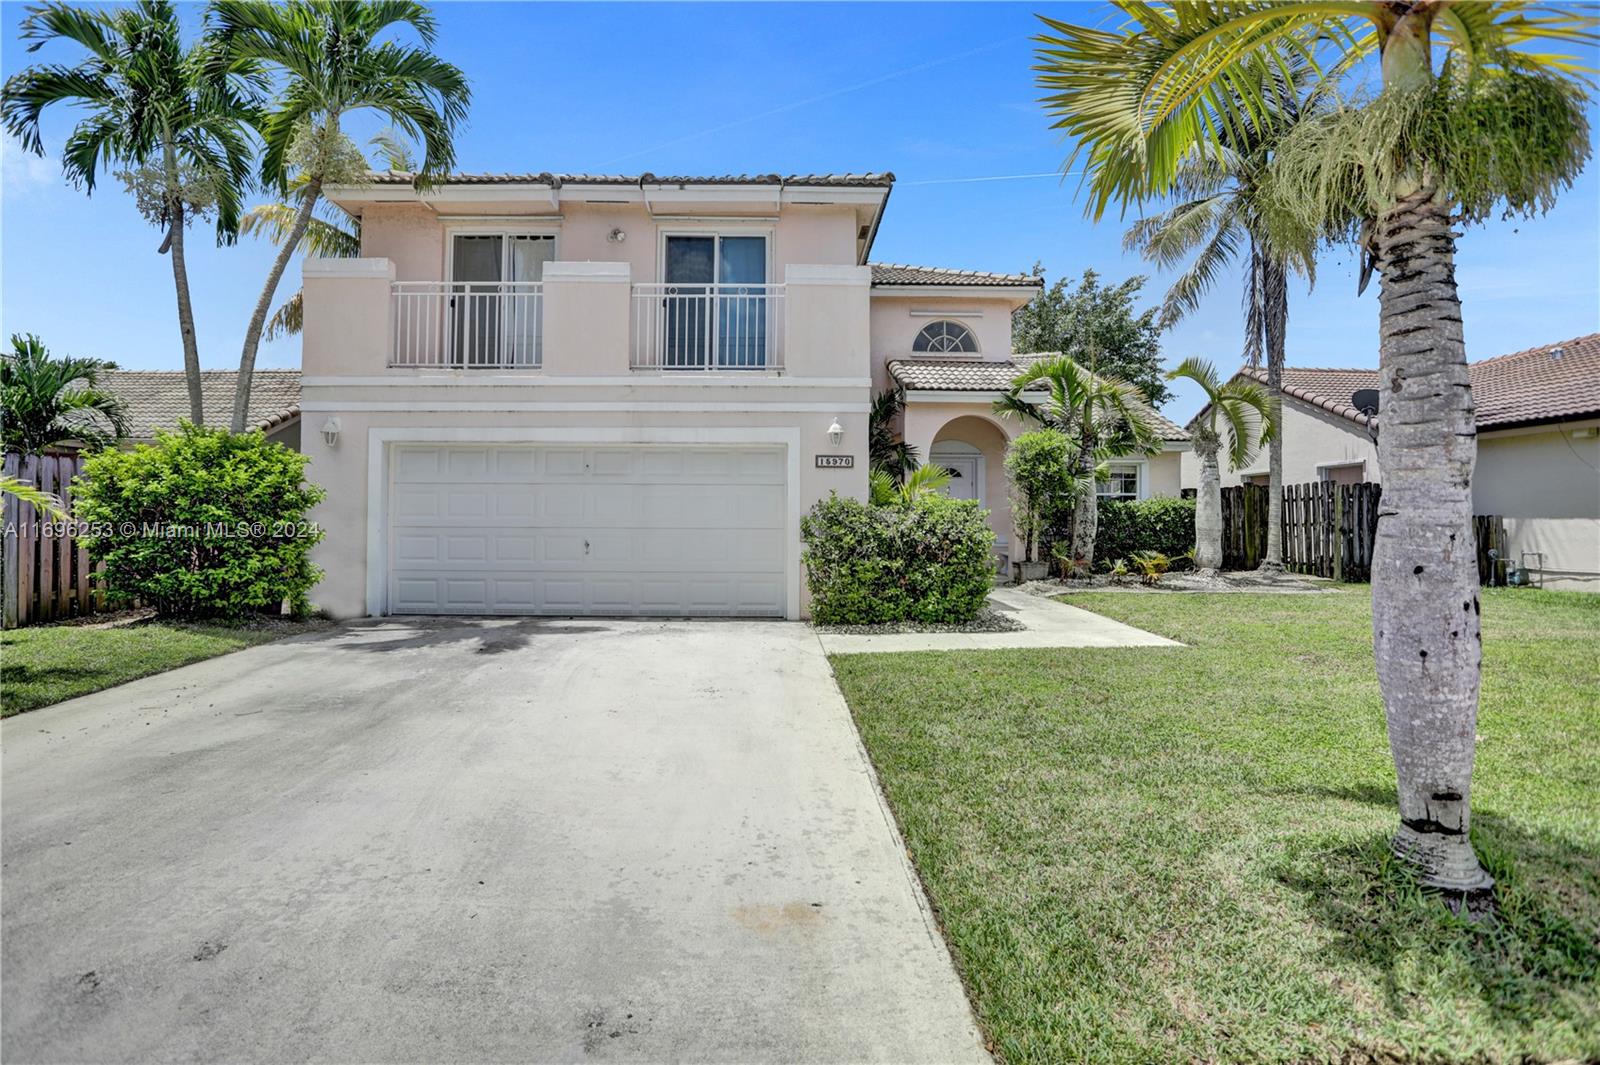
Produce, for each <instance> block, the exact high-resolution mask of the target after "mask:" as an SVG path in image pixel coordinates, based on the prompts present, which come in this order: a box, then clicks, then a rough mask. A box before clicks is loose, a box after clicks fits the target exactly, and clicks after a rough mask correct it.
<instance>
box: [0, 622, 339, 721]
mask: <svg viewBox="0 0 1600 1065" xmlns="http://www.w3.org/2000/svg"><path fill="white" fill-rule="evenodd" d="M338 625H339V623H338V622H336V621H329V622H326V623H323V624H320V625H318V624H308V625H307V627H306V628H304V629H302V630H301V631H299V632H286V633H284V634H283V635H281V636H273V637H270V638H268V639H265V640H261V641H260V642H258V643H248V644H245V645H244V646H242V647H231V648H229V649H228V650H226V651H218V652H217V653H216V654H209V655H202V656H201V657H199V658H191V659H190V660H189V661H187V662H179V663H177V664H175V665H170V666H167V667H165V668H163V669H153V670H151V671H150V672H148V673H140V674H139V675H137V676H133V677H127V678H124V679H123V680H119V681H117V682H116V683H115V684H107V685H106V686H105V687H103V688H95V689H94V690H93V691H86V692H77V693H75V694H73V695H68V696H64V697H62V698H60V699H56V700H55V701H53V702H48V703H38V704H37V705H34V706H30V707H28V708H26V709H24V710H14V711H11V712H10V713H6V712H5V706H4V705H3V704H0V721H10V720H11V719H13V718H17V717H21V716H22V715H23V714H31V713H34V712H36V711H39V710H49V709H50V708H51V707H55V706H60V705H61V704H62V703H70V702H71V701H72V700H74V699H87V698H88V697H89V696H91V695H99V694H100V693H101V692H108V691H111V690H112V689H114V688H121V687H123V686H124V685H128V684H132V683H133V682H134V681H136V680H144V679H145V678H147V677H159V676H160V675H161V674H163V673H171V672H172V671H173V670H175V669H183V668H185V667H187V666H197V665H199V664H200V663H201V662H210V661H212V660H213V659H217V658H225V657H227V656H228V655H233V654H238V653H239V652H240V651H249V650H252V649H254V648H257V647H266V646H268V645H270V644H275V643H281V642H283V641H284V640H294V639H298V638H300V637H302V636H310V635H312V634H314V633H318V632H327V631H330V630H332V629H334V628H337V627H338Z"/></svg>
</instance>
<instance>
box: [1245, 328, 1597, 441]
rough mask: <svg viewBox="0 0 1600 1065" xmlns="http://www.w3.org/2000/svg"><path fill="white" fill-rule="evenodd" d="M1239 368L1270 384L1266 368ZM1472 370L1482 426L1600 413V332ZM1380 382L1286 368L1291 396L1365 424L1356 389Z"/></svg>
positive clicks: (1368, 375)
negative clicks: (1354, 397) (1352, 401)
mask: <svg viewBox="0 0 1600 1065" xmlns="http://www.w3.org/2000/svg"><path fill="white" fill-rule="evenodd" d="M1557 352H1559V353H1560V356H1559V357H1557V356H1556V353H1557ZM1239 372H1240V373H1241V374H1243V375H1244V376H1246V377H1250V378H1252V379H1254V380H1256V381H1259V382H1261V383H1263V384H1265V383H1266V380H1267V372H1266V370H1264V369H1258V370H1253V369H1250V368H1248V367H1246V368H1245V369H1243V370H1240V371H1239ZM1468 372H1469V373H1470V374H1471V375H1472V399H1473V402H1474V403H1475V404H1476V406H1477V421H1478V428H1479V429H1493V428H1497V427H1501V426H1510V425H1521V424H1526V423H1529V422H1545V421H1559V420H1561V419H1564V418H1584V417H1593V416H1595V415H1600V333H1590V334H1589V335H1588V336H1581V337H1577V338H1575V339H1572V340H1563V341H1561V342H1559V343H1556V344H1545V345H1543V346H1541V347H1537V348H1529V349H1528V350H1526V351H1517V352H1512V353H1511V354H1509V355H1500V356H1497V357H1495V358H1492V359H1484V360H1483V361H1482V362H1475V363H1472V364H1471V365H1470V366H1469V367H1468ZM1379 383H1380V379H1379V376H1378V371H1377V370H1342V369H1308V368H1303V367H1290V366H1286V367H1284V370H1283V391H1284V394H1285V395H1289V396H1293V397H1294V398H1295V399H1298V400H1300V401H1302V402H1304V403H1309V404H1311V405H1312V406H1315V407H1319V408H1321V409H1322V410H1325V411H1328V412H1329V413H1332V414H1335V415H1338V416H1339V417H1342V418H1345V419H1347V420H1349V421H1352V422H1355V423H1357V424H1359V425H1365V424H1366V423H1367V420H1368V419H1367V418H1366V417H1365V416H1364V415H1363V414H1361V413H1360V412H1359V411H1356V410H1354V409H1353V408H1352V407H1351V406H1350V397H1351V394H1352V393H1354V392H1355V391H1356V390H1357V389H1361V388H1378V387H1379Z"/></svg>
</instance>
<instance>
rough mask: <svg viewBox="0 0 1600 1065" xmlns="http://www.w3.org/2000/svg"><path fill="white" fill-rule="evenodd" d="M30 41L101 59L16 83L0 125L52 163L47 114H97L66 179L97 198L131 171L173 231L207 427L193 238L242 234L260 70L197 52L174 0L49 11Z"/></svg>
mask: <svg viewBox="0 0 1600 1065" xmlns="http://www.w3.org/2000/svg"><path fill="white" fill-rule="evenodd" d="M22 37H23V39H24V40H31V41H33V42H34V43H33V44H32V45H30V46H29V49H28V50H29V51H37V50H38V49H39V48H42V47H43V46H44V45H45V43H46V42H48V41H52V40H57V39H62V40H68V41H73V42H75V43H77V44H79V45H82V46H83V48H84V49H85V50H86V51H87V52H88V53H89V54H88V56H87V57H86V58H85V59H84V60H83V61H82V62H80V63H78V64H77V65H76V66H70V67H69V66H64V65H62V64H57V63H47V64H39V65H37V66H32V67H28V68H27V69H26V70H22V71H19V72H18V73H16V74H14V75H12V76H11V78H9V79H8V80H7V81H6V84H5V88H4V90H3V99H0V114H3V116H4V122H5V127H6V130H7V131H8V132H9V133H11V134H13V135H15V136H17V137H18V138H20V139H21V141H22V144H23V147H24V148H25V149H26V150H29V151H33V152H36V153H38V154H40V155H43V154H44V141H43V139H42V137H41V136H40V133H39V116H40V114H41V113H42V112H43V111H44V110H45V108H47V107H49V106H50V105H52V104H75V105H77V106H79V107H83V108H86V109H87V110H88V114H87V116H86V117H85V118H84V119H83V120H82V121H81V122H79V123H78V125H77V127H76V129H74V130H73V133H72V135H71V136H70V137H68V138H67V143H66V148H65V150H64V151H63V153H62V157H61V163H62V169H63V170H65V172H66V174H67V177H68V178H69V179H70V180H71V181H72V182H73V183H74V184H77V185H81V186H82V187H83V188H84V190H85V191H86V192H89V193H93V192H94V185H95V178H96V176H97V174H98V173H99V172H100V171H101V170H103V169H107V168H112V167H116V168H119V176H121V177H122V178H123V180H124V181H125V182H126V183H127V184H128V186H129V188H130V190H131V191H132V192H133V194H134V198H135V202H136V203H137V204H138V207H139V210H140V213H142V214H143V215H144V216H145V218H146V219H147V220H149V221H150V222H151V223H152V224H154V225H156V226H158V227H160V228H161V229H162V230H163V231H164V236H163V238H162V241H161V247H160V249H159V250H160V251H161V252H163V253H167V252H170V253H171V257H172V280H173V285H174V286H175V287H176V289H177V295H178V332H179V334H180V336H181V337H182V340H183V369H184V376H185V378H186V379H187V381H188V385H189V417H190V419H191V420H192V421H193V422H194V423H195V424H196V425H200V424H201V423H202V421H203V419H204V417H205V412H204V410H203V408H202V397H201V394H200V349H199V344H198V342H197V340H196V338H195V330H194V308H193V305H192V304H191V302H190V298H189V271H188V265H187V262H186V260H185V258H184V244H183V241H184V230H185V229H186V228H187V226H188V224H189V222H190V221H192V220H193V218H195V217H197V216H199V217H204V216H206V215H208V214H215V215H216V219H217V239H218V241H219V242H226V241H231V240H232V239H233V237H234V235H235V234H236V233H237V232H238V227H239V209H240V203H241V200H242V197H243V190H244V187H245V185H246V184H247V183H248V181H249V178H250V167H251V159H252V153H251V150H250V141H249V136H248V132H249V127H250V125H251V123H252V122H253V121H254V117H255V113H254V110H253V108H252V103H251V100H252V95H253V93H254V91H255V90H256V89H257V88H258V87H259V85H260V81H259V70H258V68H257V66H256V65H255V64H254V63H253V62H251V61H249V60H246V59H241V60H236V61H226V60H219V59H218V57H216V56H215V55H213V54H212V53H211V50H210V49H209V48H208V47H207V46H205V45H204V44H201V45H197V46H194V47H191V48H185V47H184V45H183V39H182V34H181V32H180V29H179V25H178V17H177V14H176V12H175V11H174V10H173V6H172V4H170V3H168V2H166V0H141V2H140V3H139V4H138V5H137V6H135V7H130V8H122V9H119V10H115V11H86V10H83V9H81V8H76V7H69V6H68V5H66V4H61V3H47V4H44V5H42V6H39V7H34V8H30V9H29V13H28V17H27V18H25V19H23V20H22Z"/></svg>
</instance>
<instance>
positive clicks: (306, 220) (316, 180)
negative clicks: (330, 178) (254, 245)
mask: <svg viewBox="0 0 1600 1065" xmlns="http://www.w3.org/2000/svg"><path fill="white" fill-rule="evenodd" d="M321 194H322V177H321V175H316V176H314V177H312V178H311V180H310V181H308V182H307V183H306V187H305V192H304V194H303V198H302V199H301V201H300V210H299V212H297V213H296V214H295V216H294V226H293V227H292V228H291V229H290V230H289V235H288V237H286V238H285V239H284V242H283V244H282V246H280V247H279V248H278V254H277V256H276V257H275V258H274V259H273V260H272V269H271V270H269V271H268V272H267V283H266V284H265V285H263V286H262V288H261V296H260V298H258V299H257V300H256V309H255V313H253V314H252V315H251V316H250V328H249V329H248V330H246V331H245V335H244V350H243V351H242V352H240V354H239V381H238V384H237V385H235V386H234V390H233V421H232V423H231V428H232V429H233V431H234V432H236V433H242V432H244V428H245V423H246V421H247V419H248V418H249V412H250V379H251V376H252V375H253V374H254V373H255V370H256V349H257V348H259V347H260V346H261V331H262V330H263V329H265V328H266V325H267V314H268V312H270V311H271V310H272V297H273V296H274V295H275V294H276V293H277V291H278V282H279V280H281V279H282V278H283V272H284V270H285V269H287V268H288V266H289V259H290V257H291V256H293V255H294V252H295V249H296V248H298V247H299V246H300V238H302V237H304V236H305V234H306V229H307V228H308V227H309V226H310V225H311V212H312V211H313V210H314V209H315V208H316V206H317V197H318V196H320V195H321Z"/></svg>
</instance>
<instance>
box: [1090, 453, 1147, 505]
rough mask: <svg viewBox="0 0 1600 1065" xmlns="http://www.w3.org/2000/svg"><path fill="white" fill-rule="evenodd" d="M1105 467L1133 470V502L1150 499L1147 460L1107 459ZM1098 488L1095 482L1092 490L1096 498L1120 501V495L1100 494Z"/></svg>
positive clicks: (1099, 486)
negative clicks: (1129, 467)
mask: <svg viewBox="0 0 1600 1065" xmlns="http://www.w3.org/2000/svg"><path fill="white" fill-rule="evenodd" d="M1106 465H1107V466H1110V467H1116V466H1132V467H1133V470H1134V492H1133V498H1134V499H1135V500H1145V499H1149V498H1150V460H1149V459H1145V458H1117V459H1107V460H1106ZM1100 488H1101V485H1100V484H1099V483H1098V482H1096V484H1095V486H1094V489H1095V491H1094V494H1095V496H1096V497H1097V498H1100V499H1120V498H1121V496H1120V495H1117V496H1113V495H1110V494H1108V493H1104V492H1101V491H1100Z"/></svg>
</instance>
